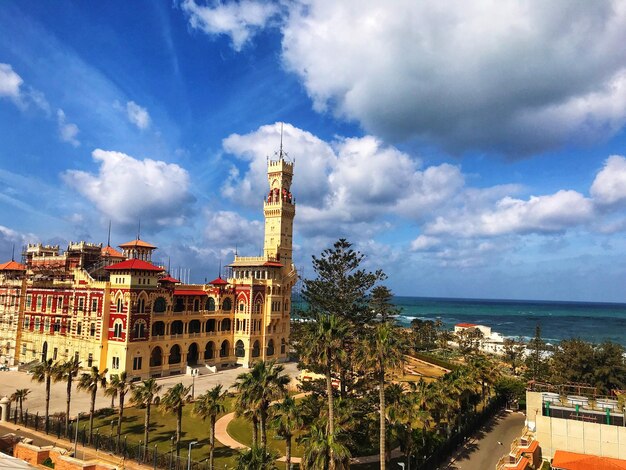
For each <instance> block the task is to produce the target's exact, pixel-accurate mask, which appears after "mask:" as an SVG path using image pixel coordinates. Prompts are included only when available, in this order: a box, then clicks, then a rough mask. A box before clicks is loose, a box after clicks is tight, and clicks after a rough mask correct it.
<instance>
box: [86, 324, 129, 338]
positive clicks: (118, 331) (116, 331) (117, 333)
mask: <svg viewBox="0 0 626 470" xmlns="http://www.w3.org/2000/svg"><path fill="white" fill-rule="evenodd" d="M91 336H93V335H91ZM113 337H114V338H121V337H122V320H115V323H114V324H113Z"/></svg>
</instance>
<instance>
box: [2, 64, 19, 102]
mask: <svg viewBox="0 0 626 470" xmlns="http://www.w3.org/2000/svg"><path fill="white" fill-rule="evenodd" d="M22 83H24V80H22V77H20V76H19V75H18V74H17V73H15V71H14V70H13V67H11V65H10V64H1V63H0V96H6V97H9V98H12V99H14V100H17V99H18V98H19V96H20V86H21V85H22Z"/></svg>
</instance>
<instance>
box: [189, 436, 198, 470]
mask: <svg viewBox="0 0 626 470" xmlns="http://www.w3.org/2000/svg"><path fill="white" fill-rule="evenodd" d="M197 443H198V441H191V442H190V443H189V450H188V451H187V470H191V446H193V445H194V444H197Z"/></svg>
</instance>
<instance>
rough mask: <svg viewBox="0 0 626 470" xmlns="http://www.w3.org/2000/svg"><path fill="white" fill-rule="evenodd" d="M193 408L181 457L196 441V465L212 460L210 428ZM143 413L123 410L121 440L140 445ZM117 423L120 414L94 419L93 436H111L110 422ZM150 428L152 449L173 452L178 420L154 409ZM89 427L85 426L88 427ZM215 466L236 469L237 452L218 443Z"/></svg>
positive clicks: (186, 420)
mask: <svg viewBox="0 0 626 470" xmlns="http://www.w3.org/2000/svg"><path fill="white" fill-rule="evenodd" d="M232 406H233V399H229V400H228V402H227V405H226V409H227V412H230V410H231V409H232ZM192 408H193V405H192V404H189V405H187V406H185V408H184V409H183V430H182V434H181V442H180V455H181V457H186V456H187V449H188V447H189V443H190V442H191V441H194V440H197V441H198V444H195V445H194V446H193V449H192V452H191V458H192V459H193V460H196V461H200V460H204V459H206V458H208V456H209V424H208V421H203V420H202V419H201V418H200V417H198V416H194V415H193V414H192V413H191V410H192ZM144 412H145V410H144V409H140V408H136V407H132V408H124V422H123V423H122V438H123V437H124V436H125V435H126V436H128V442H129V443H131V442H132V443H139V441H141V440H142V439H143V432H144V425H143V424H144V419H145V418H144ZM112 420H114V421H115V423H117V413H115V414H113V415H109V416H106V417H98V418H95V419H94V433H95V432H96V430H99V432H100V434H101V435H106V436H109V435H110V434H111V421H112ZM150 421H151V427H150V446H151V447H154V445H155V444H156V445H157V448H158V450H159V451H160V452H165V453H167V452H170V450H171V437H172V436H173V435H174V433H175V432H176V416H175V415H173V414H165V413H162V412H161V411H159V410H158V408H156V407H154V406H153V407H152V410H151V417H150ZM85 424H86V423H85ZM116 429H117V424H114V427H113V434H115V432H116ZM214 455H215V466H216V468H218V469H219V468H232V467H234V466H235V462H236V457H237V455H238V454H237V451H236V450H234V449H231V448H230V447H225V446H224V445H222V443H221V442H219V441H218V440H217V439H216V440H215V452H214Z"/></svg>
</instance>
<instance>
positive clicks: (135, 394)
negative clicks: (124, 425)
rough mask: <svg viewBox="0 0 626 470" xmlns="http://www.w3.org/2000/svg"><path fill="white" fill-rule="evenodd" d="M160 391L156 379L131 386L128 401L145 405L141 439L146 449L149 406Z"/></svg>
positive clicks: (148, 429) (148, 428) (148, 430)
mask: <svg viewBox="0 0 626 470" xmlns="http://www.w3.org/2000/svg"><path fill="white" fill-rule="evenodd" d="M160 391H161V386H160V385H158V384H157V383H156V380H154V379H148V380H144V381H143V382H141V384H140V385H137V386H135V387H133V389H132V395H131V397H130V401H131V403H133V404H134V405H139V406H145V407H146V413H145V418H144V431H143V441H144V444H145V446H146V449H147V448H148V437H149V432H150V407H151V406H152V403H153V402H154V399H155V398H156V396H157V395H158V394H159V392H160Z"/></svg>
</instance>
